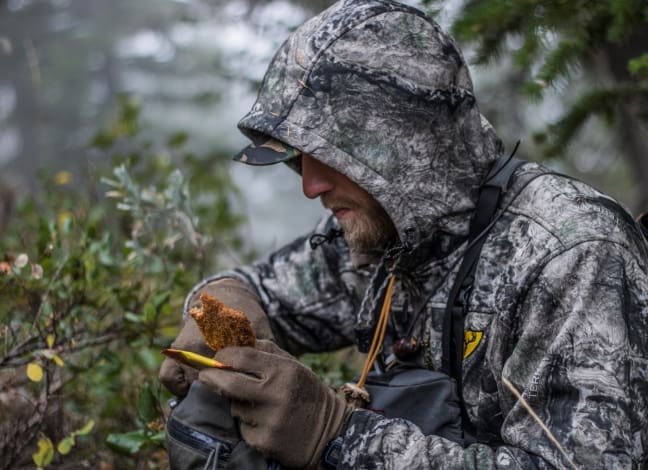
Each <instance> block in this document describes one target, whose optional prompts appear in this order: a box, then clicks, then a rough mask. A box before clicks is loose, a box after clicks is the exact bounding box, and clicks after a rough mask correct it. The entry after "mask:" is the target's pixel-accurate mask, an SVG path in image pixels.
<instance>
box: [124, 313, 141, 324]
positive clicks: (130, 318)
mask: <svg viewBox="0 0 648 470" xmlns="http://www.w3.org/2000/svg"><path fill="white" fill-rule="evenodd" d="M124 318H126V320H128V321H129V322H131V323H142V319H141V318H140V317H139V315H137V314H135V313H133V312H126V313H125V314H124Z"/></svg>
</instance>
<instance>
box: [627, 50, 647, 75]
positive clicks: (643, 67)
mask: <svg viewBox="0 0 648 470" xmlns="http://www.w3.org/2000/svg"><path fill="white" fill-rule="evenodd" d="M628 70H629V71H630V73H631V74H632V75H640V74H642V73H648V53H646V54H643V55H640V56H639V57H635V58H634V59H631V60H630V61H628Z"/></svg>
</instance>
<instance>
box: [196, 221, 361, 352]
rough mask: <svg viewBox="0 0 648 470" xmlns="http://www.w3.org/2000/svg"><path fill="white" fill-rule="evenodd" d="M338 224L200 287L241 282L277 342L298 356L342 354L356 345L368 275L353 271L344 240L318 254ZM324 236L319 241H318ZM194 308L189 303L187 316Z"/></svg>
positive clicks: (321, 225) (326, 224) (319, 229)
mask: <svg viewBox="0 0 648 470" xmlns="http://www.w3.org/2000/svg"><path fill="white" fill-rule="evenodd" d="M336 228H337V225H336V222H335V219H334V218H333V217H332V216H331V217H327V218H326V219H324V220H322V221H321V222H320V223H319V224H318V226H317V227H316V228H315V230H314V231H313V232H312V233H309V234H307V235H305V236H303V237H300V238H298V239H296V240H295V241H293V242H292V243H290V244H288V245H286V246H284V247H283V248H280V249H279V250H278V251H276V252H274V253H272V254H270V255H269V256H267V257H266V258H265V259H263V260H261V261H258V262H256V263H253V264H250V265H248V266H242V267H238V268H236V269H232V270H230V271H225V272H221V273H217V274H215V275H213V276H210V277H209V278H207V279H205V280H203V281H202V282H201V283H199V284H198V285H196V286H195V287H194V288H193V290H192V291H191V293H190V294H189V296H188V297H187V299H188V300H189V299H190V298H192V296H193V294H194V292H196V291H197V290H199V289H200V288H201V287H202V286H204V285H205V284H206V283H209V282H212V281H214V280H216V279H222V278H227V277H231V278H235V279H238V280H240V281H242V282H243V283H244V284H246V285H247V286H248V287H250V288H251V289H252V290H253V292H254V293H256V294H257V296H258V297H259V300H260V303H261V306H262V308H263V309H264V310H265V312H266V314H267V315H268V318H269V320H270V324H271V328H272V333H273V335H274V337H275V340H276V342H277V343H278V344H279V345H280V346H281V347H282V348H284V349H286V350H287V351H289V352H290V353H292V354H295V355H298V354H301V353H304V352H321V351H331V350H334V349H339V348H341V347H344V346H348V345H350V344H352V343H353V341H354V339H355V334H354V330H353V328H354V325H355V312H356V311H357V308H358V306H359V304H360V295H361V293H362V292H363V289H364V288H363V285H364V284H363V282H365V281H364V280H363V279H364V277H365V275H364V274H363V273H362V271H359V270H356V269H354V268H353V266H352V264H351V260H350V256H349V250H348V247H347V245H346V242H345V241H344V239H343V237H341V236H340V237H337V238H334V239H331V240H329V241H325V242H323V243H322V244H321V245H319V246H317V247H315V248H312V247H311V245H310V242H309V239H310V237H311V236H312V235H314V234H327V233H329V231H330V230H331V229H336ZM317 236H319V235H317ZM187 306H188V302H185V310H186V309H187Z"/></svg>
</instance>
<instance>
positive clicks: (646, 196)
mask: <svg viewBox="0 0 648 470" xmlns="http://www.w3.org/2000/svg"><path fill="white" fill-rule="evenodd" d="M647 49H648V32H646V31H640V32H637V33H635V34H633V35H632V36H630V37H629V38H628V39H627V40H626V41H624V43H623V44H621V45H616V44H608V45H607V46H606V47H605V48H604V49H602V50H601V51H600V52H599V53H598V54H597V56H596V58H595V61H594V64H595V68H596V71H597V73H598V74H599V75H600V76H602V77H607V80H608V81H610V82H612V83H614V84H618V83H622V82H629V81H633V80H635V78H634V77H632V76H631V75H630V72H629V71H628V61H629V60H630V59H632V58H634V57H637V56H639V55H641V54H642V52H644V51H646V50H647ZM642 104H643V103H642V102H641V100H636V101H632V102H628V101H622V102H620V103H619V106H618V113H619V114H618V121H617V124H616V125H617V135H618V136H619V142H621V146H622V149H621V150H622V151H623V153H624V156H625V158H626V160H627V162H628V164H629V165H630V167H631V169H632V172H633V174H634V178H635V180H636V182H637V196H636V197H635V198H634V200H635V205H636V206H635V207H632V208H631V209H632V210H634V211H636V212H645V211H648V122H646V115H645V109H644V107H643V106H642Z"/></svg>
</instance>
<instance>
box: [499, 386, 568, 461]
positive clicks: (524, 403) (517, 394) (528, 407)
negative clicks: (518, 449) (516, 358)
mask: <svg viewBox="0 0 648 470" xmlns="http://www.w3.org/2000/svg"><path fill="white" fill-rule="evenodd" d="M502 382H503V383H504V385H506V387H507V388H508V389H509V390H510V391H511V393H512V394H513V395H515V398H517V399H518V400H519V401H520V403H521V404H522V406H523V407H524V409H526V410H527V411H528V412H529V414H530V415H531V417H532V418H533V419H534V420H535V421H536V422H537V423H538V425H539V426H540V428H541V429H542V431H543V432H544V433H545V434H546V435H547V437H548V438H549V440H550V441H551V442H552V443H553V444H554V445H555V446H556V447H557V448H558V450H559V451H560V453H561V454H562V455H563V457H565V460H567V462H569V465H571V467H572V468H573V469H574V470H578V467H577V466H576V464H575V463H574V462H573V460H572V459H571V458H569V456H568V455H567V452H565V449H564V448H563V446H562V445H560V442H558V439H556V437H555V436H554V435H553V433H552V432H551V431H550V430H549V428H548V427H547V426H546V425H545V424H544V423H543V422H542V420H541V419H540V417H539V416H538V415H537V414H536V413H535V411H533V408H531V405H529V403H528V402H527V401H526V400H525V399H524V397H523V396H522V394H521V393H520V392H519V391H518V390H517V388H515V386H514V385H513V384H512V383H511V382H510V381H508V380H507V379H506V378H504V377H502Z"/></svg>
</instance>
